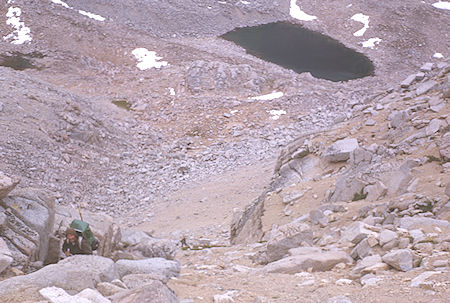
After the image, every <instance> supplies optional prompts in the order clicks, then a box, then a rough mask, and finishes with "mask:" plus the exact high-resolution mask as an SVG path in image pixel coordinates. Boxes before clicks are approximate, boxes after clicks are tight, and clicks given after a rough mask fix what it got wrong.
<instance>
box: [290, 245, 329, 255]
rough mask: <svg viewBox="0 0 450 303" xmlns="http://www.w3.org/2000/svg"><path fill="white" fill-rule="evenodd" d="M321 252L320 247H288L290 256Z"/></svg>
mask: <svg viewBox="0 0 450 303" xmlns="http://www.w3.org/2000/svg"><path fill="white" fill-rule="evenodd" d="M321 252H322V249H320V248H319V247H313V246H311V247H296V248H291V249H289V255H290V256H299V255H310V254H314V253H317V254H320V253H321Z"/></svg>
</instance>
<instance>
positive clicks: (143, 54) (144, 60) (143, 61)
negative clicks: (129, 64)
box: [131, 48, 167, 70]
mask: <svg viewBox="0 0 450 303" xmlns="http://www.w3.org/2000/svg"><path fill="white" fill-rule="evenodd" d="M131 53H132V54H133V55H134V57H135V58H136V60H138V61H139V63H138V64H137V68H139V69H140V70H146V69H150V68H153V67H155V68H161V67H163V66H166V65H167V62H166V61H160V62H158V60H160V59H162V57H158V56H156V52H154V51H149V50H148V49H146V48H136V49H134V50H133V51H132V52H131Z"/></svg>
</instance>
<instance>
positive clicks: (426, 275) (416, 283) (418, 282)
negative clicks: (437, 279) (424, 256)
mask: <svg viewBox="0 0 450 303" xmlns="http://www.w3.org/2000/svg"><path fill="white" fill-rule="evenodd" d="M436 274H440V272H439V271H425V272H423V273H421V274H420V275H418V276H417V277H415V278H414V279H412V280H411V287H419V286H421V284H423V283H424V282H425V281H426V280H427V279H428V278H430V277H431V276H434V275H436Z"/></svg>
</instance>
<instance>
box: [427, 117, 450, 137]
mask: <svg viewBox="0 0 450 303" xmlns="http://www.w3.org/2000/svg"><path fill="white" fill-rule="evenodd" d="M445 127H447V123H446V122H445V121H444V120H441V119H433V120H431V122H430V124H428V126H427V127H426V128H425V133H426V135H427V136H432V135H434V134H435V133H437V132H438V131H440V130H442V129H444V128H445Z"/></svg>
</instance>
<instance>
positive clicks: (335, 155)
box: [322, 138, 358, 162]
mask: <svg viewBox="0 0 450 303" xmlns="http://www.w3.org/2000/svg"><path fill="white" fill-rule="evenodd" d="M357 148H358V140H356V139H355V138H346V139H343V140H338V141H336V142H334V143H333V144H332V145H331V146H329V147H328V148H327V149H326V150H325V151H324V152H323V153H322V158H323V159H325V160H327V161H328V162H342V161H347V160H348V159H350V154H351V153H352V152H353V151H354V150H355V149H357Z"/></svg>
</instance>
